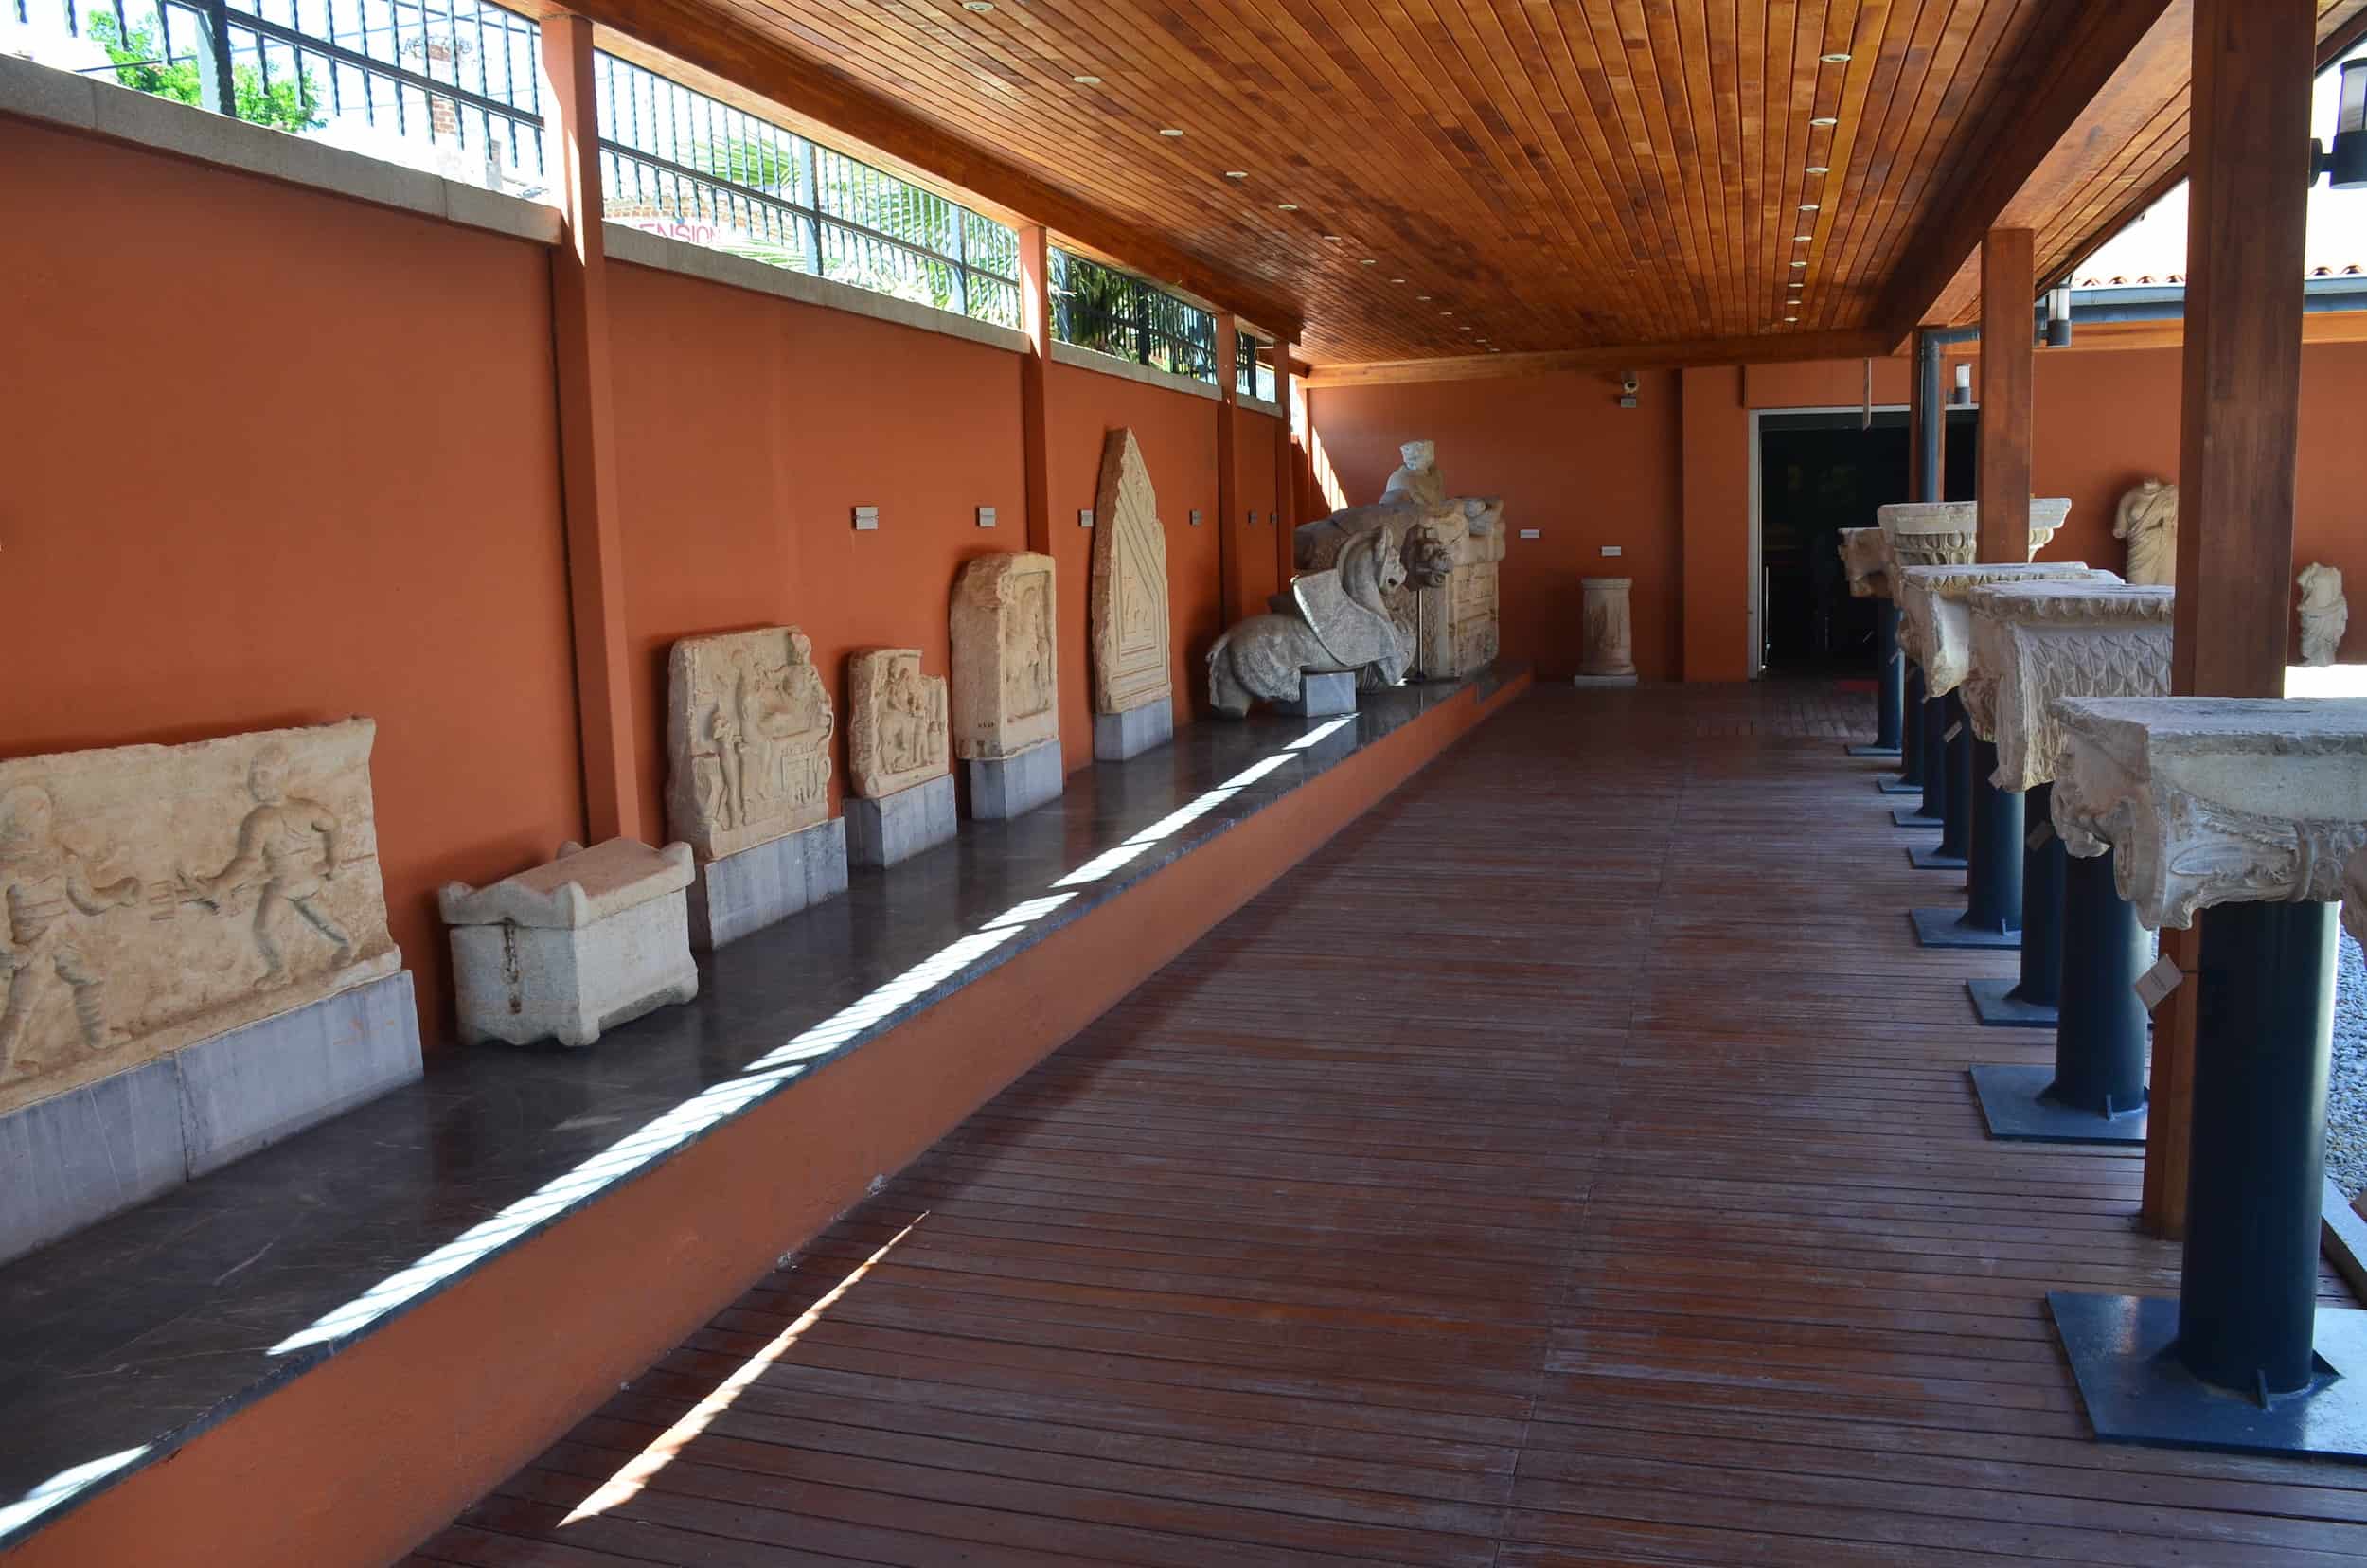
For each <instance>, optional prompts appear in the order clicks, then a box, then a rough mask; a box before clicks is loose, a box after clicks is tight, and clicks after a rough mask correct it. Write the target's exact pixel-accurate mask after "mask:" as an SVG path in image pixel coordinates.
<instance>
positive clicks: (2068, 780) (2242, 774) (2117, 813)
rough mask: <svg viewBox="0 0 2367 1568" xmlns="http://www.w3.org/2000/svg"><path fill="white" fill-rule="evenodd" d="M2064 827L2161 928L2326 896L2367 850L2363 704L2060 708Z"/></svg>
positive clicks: (2085, 701)
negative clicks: (2109, 857) (2214, 910)
mask: <svg viewBox="0 0 2367 1568" xmlns="http://www.w3.org/2000/svg"><path fill="white" fill-rule="evenodd" d="M2054 721H2055V725H2056V730H2057V731H2058V732H2059V734H2060V738H2061V739H2060V741H2059V753H2058V756H2059V760H2058V761H2057V763H2056V776H2055V826H2056V831H2058V832H2060V833H2061V834H2062V836H2063V841H2064V845H2065V846H2066V847H2067V848H2069V849H2070V851H2071V852H2072V853H2073V854H2074V855H2100V854H2102V853H2104V852H2105V850H2107V849H2108V848H2109V849H2110V850H2112V851H2113V873H2114V881H2115V882H2116V883H2117V885H2118V887H2119V890H2120V895H2121V897H2122V898H2124V899H2127V900H2128V901H2129V902H2130V903H2131V904H2133V905H2135V906H2136V910H2137V917H2138V918H2139V919H2141V920H2143V921H2144V922H2145V924H2146V925H2148V926H2153V927H2156V928H2159V927H2162V926H2171V927H2176V928H2179V929H2181V930H2182V929H2184V928H2185V927H2186V926H2188V925H2190V924H2192V923H2193V920H2194V918H2195V912H2196V911H2197V910H2199V909H2208V908H2210V907H2212V906H2213V905H2215V904H2221V903H2246V902H2262V903H2266V902H2302V901H2306V900H2334V899H2339V898H2340V897H2341V896H2342V892H2343V888H2342V873H2343V868H2344V865H2345V864H2346V863H2347V862H2348V861H2349V860H2350V858H2351V857H2352V856H2353V855H2354V854H2356V853H2357V852H2358V849H2359V848H2360V847H2361V846H2362V845H2367V701H2358V700H2353V701H2314V700H2308V699H2292V698H2284V699H2278V698H2228V697H2155V698H2061V699H2057V700H2056V704H2055V705H2054Z"/></svg>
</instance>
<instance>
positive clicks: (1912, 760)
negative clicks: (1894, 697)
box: [1874, 653, 1923, 821]
mask: <svg viewBox="0 0 2367 1568" xmlns="http://www.w3.org/2000/svg"><path fill="white" fill-rule="evenodd" d="M1898 662H1899V663H1900V664H1901V665H1902V666H1905V667H1906V681H1905V687H1906V689H1905V691H1904V693H1903V694H1902V699H1901V706H1902V707H1903V708H1904V710H1905V713H1906V718H1905V721H1904V722H1903V724H1902V726H1901V730H1900V734H1899V738H1898V772H1897V773H1896V774H1895V775H1893V776H1891V777H1889V778H1881V779H1877V780H1876V781H1875V785H1874V787H1875V788H1876V789H1878V790H1879V791H1881V792H1882V793H1884V794H1921V793H1923V668H1922V667H1921V666H1919V665H1910V664H1908V663H1907V656H1906V655H1905V654H1904V653H1901V654H1900V655H1899V656H1898ZM1892 819H1893V820H1894V821H1895V820H1896V813H1895V812H1894V813H1893V815H1892Z"/></svg>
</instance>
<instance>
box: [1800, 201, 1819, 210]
mask: <svg viewBox="0 0 2367 1568" xmlns="http://www.w3.org/2000/svg"><path fill="white" fill-rule="evenodd" d="M1800 210H1801V211H1803V212H1814V211H1815V210H1816V204H1815V203H1814V202H1803V203H1801V204H1800Z"/></svg>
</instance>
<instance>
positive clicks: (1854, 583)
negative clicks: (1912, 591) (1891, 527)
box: [1839, 528, 1892, 598]
mask: <svg viewBox="0 0 2367 1568" xmlns="http://www.w3.org/2000/svg"><path fill="white" fill-rule="evenodd" d="M1839 549H1840V551H1841V563H1842V570H1843V571H1845V572H1847V573H1848V574H1849V597H1852V598H1888V597H1891V581H1890V573H1891V565H1892V561H1891V551H1890V535H1888V534H1887V533H1884V532H1883V531H1882V530H1881V529H1880V528H1843V529H1842V530H1841V544H1840V546H1839Z"/></svg>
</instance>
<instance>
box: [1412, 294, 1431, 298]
mask: <svg viewBox="0 0 2367 1568" xmlns="http://www.w3.org/2000/svg"><path fill="white" fill-rule="evenodd" d="M1414 297H1415V299H1428V298H1429V297H1430V295H1428V294H1415V296H1414Z"/></svg>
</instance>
